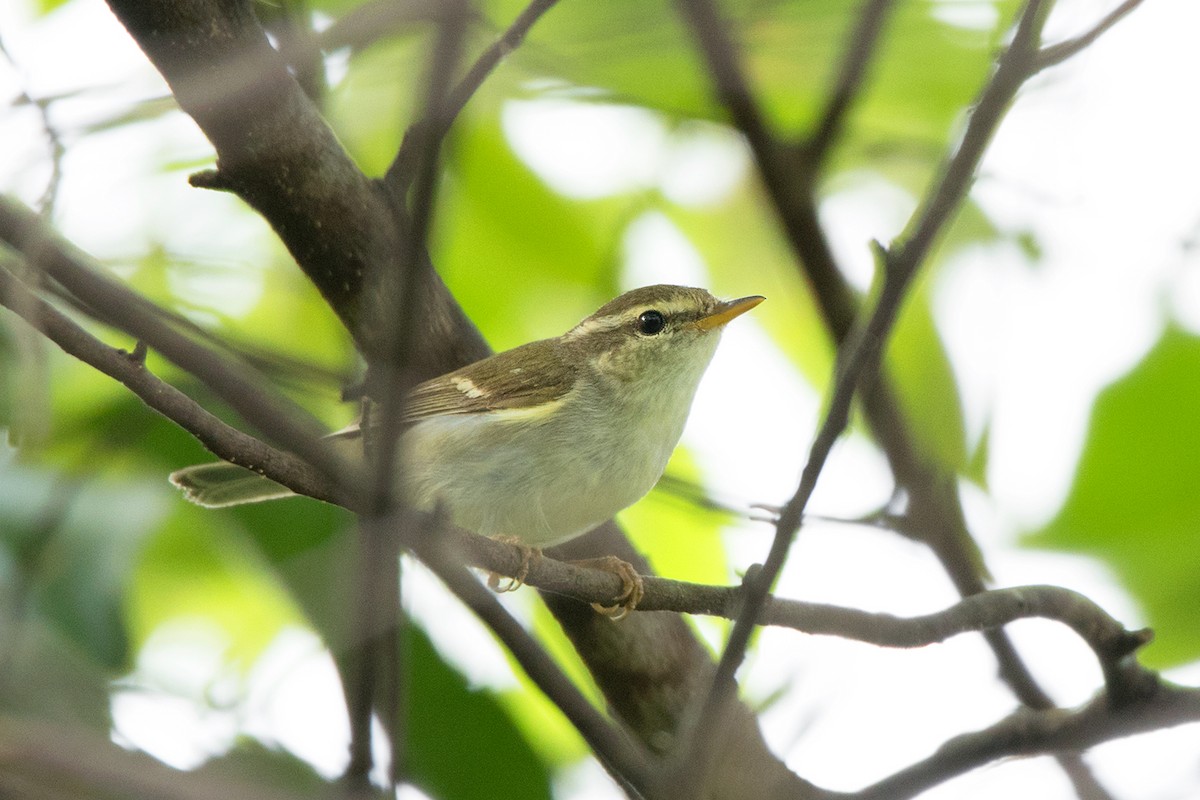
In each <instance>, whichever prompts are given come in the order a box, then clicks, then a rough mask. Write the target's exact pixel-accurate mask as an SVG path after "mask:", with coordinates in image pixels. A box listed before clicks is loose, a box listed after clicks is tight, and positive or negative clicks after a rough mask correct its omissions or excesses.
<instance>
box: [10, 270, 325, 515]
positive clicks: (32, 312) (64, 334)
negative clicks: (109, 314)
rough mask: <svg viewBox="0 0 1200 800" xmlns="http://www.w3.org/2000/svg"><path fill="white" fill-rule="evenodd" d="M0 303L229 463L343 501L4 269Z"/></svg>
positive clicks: (302, 465) (285, 455) (316, 477)
mask: <svg viewBox="0 0 1200 800" xmlns="http://www.w3.org/2000/svg"><path fill="white" fill-rule="evenodd" d="M0 305H3V306H5V307H7V308H9V309H10V310H12V311H13V312H15V313H16V314H17V315H19V316H21V317H22V318H24V319H25V321H26V322H27V323H29V324H30V325H31V326H32V327H33V328H35V329H36V330H38V331H40V332H41V333H42V334H43V335H44V336H45V337H46V338H48V339H50V341H52V342H54V343H55V344H56V345H58V346H59V347H60V348H62V350H63V351H64V352H66V353H67V354H68V355H71V356H74V357H75V358H77V359H79V360H80V361H82V362H83V363H85V364H88V365H90V366H92V367H94V368H95V369H96V370H98V371H99V372H102V373H104V374H105V375H108V376H109V377H111V378H113V379H115V380H117V381H119V382H120V383H122V384H123V385H124V386H125V387H126V388H128V389H129V390H130V391H131V392H133V393H134V394H135V395H136V396H137V397H139V398H141V400H142V402H144V403H145V404H146V405H148V406H149V407H150V408H152V409H154V410H155V411H157V412H158V413H160V414H162V415H163V416H164V417H166V418H167V419H169V420H171V421H172V422H174V423H175V424H177V425H179V426H180V427H181V428H183V429H184V430H186V431H187V432H188V433H190V434H192V435H193V436H195V437H196V439H198V440H199V441H200V443H201V444H203V445H204V446H205V447H206V448H208V449H209V450H210V451H211V452H213V453H214V454H216V455H217V456H219V457H221V458H224V459H225V460H236V461H240V462H241V463H249V464H257V465H261V468H262V471H263V472H265V473H267V474H269V475H270V476H271V478H272V480H276V481H278V482H280V483H283V484H284V485H286V486H287V487H288V488H290V489H292V490H293V491H295V492H297V493H299V494H305V495H308V496H309V497H315V498H317V499H319V500H325V501H327V502H331V503H339V502H344V500H343V499H340V498H338V497H337V496H336V495H335V494H334V492H333V491H332V487H331V486H330V484H329V482H328V481H326V480H325V479H324V478H322V477H321V474H320V473H319V472H318V471H317V470H316V469H314V468H313V467H312V466H311V465H310V464H308V463H307V462H306V461H304V460H303V459H301V458H299V457H297V456H295V455H293V454H292V453H289V452H286V451H282V450H276V449H275V448H273V447H271V446H270V445H268V444H266V443H264V442H262V441H260V440H259V439H256V438H254V437H253V436H250V435H249V434H246V433H243V432H242V431H239V430H238V429H237V428H234V427H232V426H230V425H227V424H226V423H224V422H222V421H221V420H220V419H218V418H217V417H215V416H213V415H212V414H210V413H209V412H208V411H206V410H204V408H203V407H202V406H201V405H200V404H199V403H197V402H196V401H195V400H193V399H192V398H190V397H188V396H187V395H185V394H184V393H183V392H181V391H179V390H178V389H176V388H175V387H174V386H172V385H170V384H169V383H166V382H165V381H163V380H162V379H161V378H159V377H158V376H156V375H155V374H154V373H152V372H151V371H150V370H149V369H147V368H146V364H145V361H144V360H143V359H140V358H137V357H136V356H135V355H134V354H133V353H130V352H127V351H125V350H118V349H115V348H112V347H109V346H108V345H106V344H105V343H104V342H102V341H100V340H99V339H97V338H96V337H94V336H92V335H91V334H90V333H88V332H87V331H86V330H84V329H83V328H82V327H80V326H79V325H78V324H76V323H75V322H73V321H72V320H71V319H70V318H68V317H67V316H66V315H65V314H63V313H62V312H61V311H59V310H58V309H56V308H54V307H53V306H51V305H50V304H49V303H46V302H45V301H44V300H41V299H40V298H38V297H36V296H34V295H33V293H32V292H31V291H30V289H29V288H28V287H26V286H25V285H24V284H23V283H21V281H20V280H19V279H17V278H16V277H15V276H14V275H13V274H12V273H11V272H9V271H8V270H6V269H3V268H0Z"/></svg>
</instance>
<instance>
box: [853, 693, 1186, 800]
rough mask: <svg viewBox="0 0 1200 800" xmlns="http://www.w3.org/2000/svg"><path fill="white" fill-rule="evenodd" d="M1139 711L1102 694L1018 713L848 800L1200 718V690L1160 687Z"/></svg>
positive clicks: (897, 795) (885, 796) (899, 796)
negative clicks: (1069, 705) (1071, 705)
mask: <svg viewBox="0 0 1200 800" xmlns="http://www.w3.org/2000/svg"><path fill="white" fill-rule="evenodd" d="M1145 688H1146V693H1145V695H1144V697H1143V698H1142V699H1141V701H1140V702H1139V703H1138V704H1137V705H1136V706H1134V707H1124V706H1114V704H1113V702H1112V698H1111V697H1109V696H1108V695H1107V694H1104V693H1101V694H1100V695H1098V696H1097V697H1095V698H1094V699H1093V700H1091V701H1090V702H1088V703H1087V704H1086V705H1084V706H1082V707H1080V708H1078V709H1074V710H1063V709H1048V710H1041V711H1038V710H1033V709H1028V708H1022V709H1018V710H1017V711H1016V712H1014V713H1013V714H1011V715H1010V716H1008V717H1006V718H1005V719H1003V720H1001V721H1000V722H998V723H996V724H995V725H992V726H990V727H988V728H984V729H982V730H979V731H975V732H973V733H968V734H964V735H962V736H958V737H955V738H954V739H951V740H950V741H948V742H946V743H945V744H943V745H942V746H941V747H940V748H938V750H937V752H936V753H934V754H933V755H931V756H930V757H929V758H927V759H925V760H923V761H919V762H917V763H916V764H913V765H911V766H909V767H907V768H905V769H903V770H901V771H900V772H897V773H896V774H894V775H892V776H890V777H888V778H885V779H884V780H882V781H879V782H878V783H876V784H874V785H872V786H869V787H867V788H865V789H863V790H862V791H860V792H853V793H848V794H845V795H841V797H843V798H845V799H846V800H850V798H853V800H904V799H905V798H909V797H914V796H916V795H918V794H920V793H921V792H923V791H925V790H926V789H928V788H930V787H932V786H936V785H938V784H940V783H942V782H944V781H945V780H947V779H948V778H951V777H953V776H955V775H961V774H963V773H965V772H968V771H970V770H972V769H974V768H976V767H979V766H982V765H984V764H988V763H991V762H992V761H995V760H997V759H999V758H1004V757H1006V756H1014V755H1035V754H1041V753H1062V754H1075V753H1080V752H1083V751H1084V750H1086V749H1087V748H1089V747H1093V746H1095V745H1097V744H1101V743H1103V742H1108V741H1112V740H1113V739H1118V738H1121V737H1124V736H1131V735H1133V734H1136V733H1143V732H1146V731H1151V730H1160V729H1162V728H1168V727H1172V726H1174V725H1182V724H1184V723H1187V722H1195V721H1196V720H1198V719H1200V691H1198V690H1196V689H1192V688H1185V687H1180V686H1175V685H1173V684H1170V683H1166V682H1156V683H1155V684H1153V685H1150V686H1147V687H1145Z"/></svg>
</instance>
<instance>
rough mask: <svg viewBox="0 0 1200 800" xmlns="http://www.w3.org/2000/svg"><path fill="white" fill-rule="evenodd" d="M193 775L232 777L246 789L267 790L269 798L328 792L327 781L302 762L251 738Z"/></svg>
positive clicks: (242, 740) (245, 739)
mask: <svg viewBox="0 0 1200 800" xmlns="http://www.w3.org/2000/svg"><path fill="white" fill-rule="evenodd" d="M194 774H195V775H196V776H197V777H201V776H208V777H217V778H225V779H229V778H233V779H236V780H238V781H239V782H241V783H242V784H244V785H245V786H247V787H254V786H256V785H258V786H263V787H269V788H270V789H271V791H272V794H273V795H278V793H279V792H288V793H290V794H291V795H292V796H294V797H297V798H300V797H311V798H327V797H329V792H330V787H329V783H328V781H326V780H325V779H324V778H322V777H321V776H320V775H319V774H317V772H316V770H314V769H313V768H312V766H310V765H309V764H308V763H307V762H306V761H304V760H302V759H300V758H297V757H296V756H294V755H292V754H291V753H289V752H287V751H286V750H276V749H273V748H270V747H267V746H266V745H264V744H263V743H262V742H260V741H258V740H257V739H251V738H243V739H241V740H239V741H238V743H237V745H236V746H235V747H234V748H233V749H232V750H230V751H229V752H227V753H225V754H224V755H222V756H220V757H219V758H214V759H210V760H209V761H207V762H205V763H204V765H203V766H201V767H200V768H199V769H196V770H194Z"/></svg>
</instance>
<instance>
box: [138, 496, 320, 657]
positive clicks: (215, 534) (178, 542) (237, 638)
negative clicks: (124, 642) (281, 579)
mask: <svg viewBox="0 0 1200 800" xmlns="http://www.w3.org/2000/svg"><path fill="white" fill-rule="evenodd" d="M127 613H128V619H129V627H130V631H131V634H132V635H133V637H134V640H135V642H136V643H137V644H138V646H139V647H140V646H141V645H142V644H144V643H145V642H146V640H147V639H148V638H149V636H150V634H151V633H153V631H154V630H155V628H157V627H158V626H160V625H163V624H165V623H167V622H169V621H172V620H175V619H180V618H184V619H188V618H191V619H196V618H198V619H204V620H208V621H210V622H212V623H213V624H214V625H216V626H217V627H218V628H220V630H222V631H223V632H224V633H225V635H226V636H227V637H228V639H229V646H228V648H227V651H226V656H227V658H228V659H229V660H230V661H231V662H232V663H233V664H234V665H236V666H238V667H239V668H242V669H246V668H248V667H249V666H250V665H251V664H252V663H253V661H254V659H256V658H257V657H258V656H259V655H260V654H261V653H262V652H263V650H264V649H265V648H266V647H267V645H269V644H270V643H271V641H272V640H273V639H274V638H275V636H276V635H277V634H278V633H279V631H280V630H281V629H282V628H283V627H284V626H285V625H288V624H301V618H300V615H299V613H298V610H297V608H296V607H295V605H294V604H293V602H292V600H291V598H289V596H288V595H287V594H286V593H285V592H284V591H283V589H282V587H281V586H280V585H279V584H278V583H277V579H276V578H275V576H274V575H273V574H272V573H271V572H270V571H269V570H267V569H266V568H265V565H264V564H263V563H262V562H261V560H260V559H258V558H255V553H254V552H253V550H251V549H250V548H249V547H248V546H247V544H246V543H245V542H244V541H241V540H239V539H238V537H237V536H236V535H234V534H233V532H232V531H231V530H230V529H229V526H228V524H227V521H226V520H225V519H224V518H223V517H222V515H221V514H218V513H215V512H212V511H209V510H207V509H201V508H198V507H195V506H190V505H188V504H186V503H184V502H183V501H182V500H180V501H179V502H178V503H177V504H176V505H175V507H174V513H173V514H172V515H171V517H170V518H169V520H168V522H167V524H166V525H165V526H164V527H163V528H162V529H161V530H159V531H158V532H157V534H156V535H155V536H154V537H153V538H152V539H151V540H150V541H149V543H148V544H147V546H146V549H145V552H144V553H143V555H142V560H141V563H140V564H139V565H138V567H137V569H136V571H135V572H134V575H133V579H132V581H131V585H130V587H129V604H128V612H127Z"/></svg>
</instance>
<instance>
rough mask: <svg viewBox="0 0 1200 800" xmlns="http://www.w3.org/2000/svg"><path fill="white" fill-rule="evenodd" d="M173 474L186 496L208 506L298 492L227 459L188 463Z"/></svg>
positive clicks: (219, 506) (239, 502)
mask: <svg viewBox="0 0 1200 800" xmlns="http://www.w3.org/2000/svg"><path fill="white" fill-rule="evenodd" d="M170 477H171V483H173V484H175V485H176V486H178V487H179V488H180V489H182V490H183V495H184V497H186V498H187V499H188V500H191V501H192V502H193V503H195V504H196V505H199V506H204V507H205V508H224V507H225V506H239V505H242V504H243V503H258V502H261V501H263V500H275V499H277V498H280V497H291V496H292V495H293V494H295V493H294V492H293V491H292V490H291V489H289V488H287V487H286V486H283V485H281V484H278V483H276V482H275V481H273V480H271V479H270V478H264V477H263V476H262V475H259V474H258V473H257V472H251V471H250V470H248V469H246V468H245V467H239V466H238V465H236V464H230V463H228V462H226V461H217V462H215V463H212V464H197V465H196V466H194V467H184V468H183V469H181V470H176V471H175V472H172V473H171V476H170Z"/></svg>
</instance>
